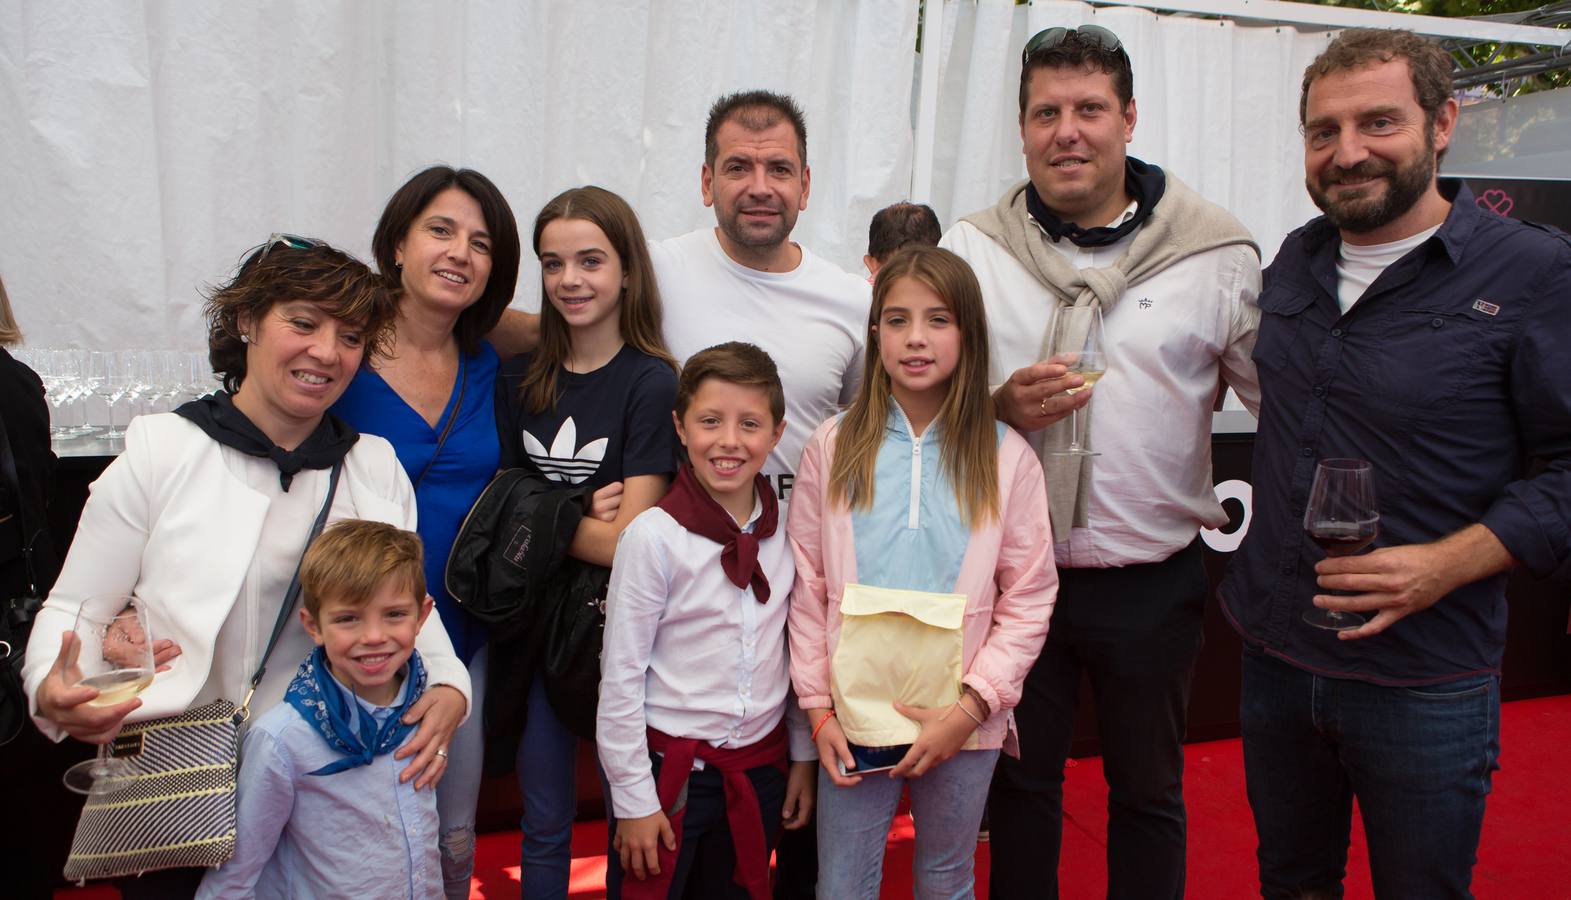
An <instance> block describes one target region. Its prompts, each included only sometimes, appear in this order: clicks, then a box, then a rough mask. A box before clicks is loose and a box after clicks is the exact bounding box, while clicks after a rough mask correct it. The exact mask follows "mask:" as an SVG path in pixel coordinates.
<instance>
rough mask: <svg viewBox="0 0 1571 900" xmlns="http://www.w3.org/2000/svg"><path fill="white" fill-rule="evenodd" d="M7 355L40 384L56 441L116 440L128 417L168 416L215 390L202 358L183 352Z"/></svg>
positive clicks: (29, 351) (23, 352) (22, 352)
mask: <svg viewBox="0 0 1571 900" xmlns="http://www.w3.org/2000/svg"><path fill="white" fill-rule="evenodd" d="M12 355H14V356H15V357H16V358H17V359H18V360H20V361H21V362H23V363H24V364H26V365H27V366H28V367H29V368H31V369H32V370H33V371H34V372H37V373H38V376H39V378H40V379H42V380H43V382H44V396H45V399H47V400H48V401H49V406H50V414H49V431H50V434H51V435H52V436H54V437H56V438H73V437H81V436H85V435H93V436H94V437H96V438H118V437H121V436H123V435H124V434H125V426H126V425H127V424H129V423H130V421H131V419H132V418H134V417H136V416H139V415H141V414H143V413H151V412H168V411H169V410H172V409H174V408H175V407H176V406H179V405H180V404H182V403H184V402H186V401H187V400H191V399H194V398H196V397H200V396H202V395H203V394H208V393H211V392H212V391H213V390H215V389H217V387H218V384H217V382H216V381H215V380H214V378H213V372H212V368H211V367H210V366H209V365H208V361H207V354H206V353H199V352H192V351H188V350H54V349H32V348H25V347H24V348H21V349H19V350H15V351H13V354H12Z"/></svg>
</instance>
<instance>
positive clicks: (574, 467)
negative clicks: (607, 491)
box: [523, 416, 610, 484]
mask: <svg viewBox="0 0 1571 900" xmlns="http://www.w3.org/2000/svg"><path fill="white" fill-rule="evenodd" d="M523 437H524V452H525V453H528V454H529V459H530V461H532V462H533V463H534V464H535V468H537V469H539V470H540V472H541V473H542V474H544V475H545V477H547V478H549V479H551V480H552V481H565V482H568V483H569V484H578V483H580V482H582V481H583V480H584V479H586V478H588V477H589V476H591V475H593V474H595V471H596V470H598V469H599V468H600V461H601V460H603V459H605V450H606V445H607V444H608V443H610V441H609V439H607V438H597V439H595V440H592V441H590V442H589V443H587V444H585V445H584V446H583V447H582V448H579V447H578V426H577V425H576V424H575V423H574V422H573V417H572V416H568V417H567V419H566V420H564V421H563V422H562V427H561V428H559V429H557V432H556V437H555V438H553V439H552V441H551V449H550V450H547V449H546V447H545V444H542V443H541V442H540V440H539V439H538V438H536V437H535V436H534V435H532V434H530V433H529V432H528V431H527V430H526V431H524V432H523Z"/></svg>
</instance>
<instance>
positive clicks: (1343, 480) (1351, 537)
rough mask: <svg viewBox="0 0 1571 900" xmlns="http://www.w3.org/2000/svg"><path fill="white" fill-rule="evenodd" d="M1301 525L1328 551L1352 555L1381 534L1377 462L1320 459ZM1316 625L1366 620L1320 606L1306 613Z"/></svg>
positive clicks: (1342, 627)
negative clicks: (1376, 501)
mask: <svg viewBox="0 0 1571 900" xmlns="http://www.w3.org/2000/svg"><path fill="white" fill-rule="evenodd" d="M1304 531H1305V533H1307V534H1308V535H1309V539H1310V540H1312V541H1314V542H1315V543H1316V544H1318V545H1320V549H1322V550H1324V551H1325V553H1326V555H1327V556H1352V555H1353V554H1354V553H1357V552H1359V551H1360V550H1363V549H1364V548H1365V547H1368V546H1369V545H1370V543H1371V542H1373V541H1374V539H1375V538H1376V537H1378V536H1379V535H1380V510H1379V508H1378V507H1377V506H1376V505H1375V467H1374V466H1373V465H1371V464H1370V463H1369V462H1368V461H1367V460H1362V459H1322V460H1321V461H1320V463H1319V465H1317V466H1316V467H1315V480H1314V483H1313V484H1311V485H1310V486H1309V505H1308V506H1307V507H1306V508H1305V509H1304ZM1304 621H1305V622H1308V623H1309V624H1311V625H1313V626H1315V627H1316V628H1325V629H1329V630H1331V631H1347V630H1349V629H1353V628H1357V627H1359V626H1360V625H1362V624H1364V617H1363V616H1361V615H1359V614H1358V613H1354V612H1341V611H1338V610H1332V609H1321V608H1319V607H1318V606H1317V607H1314V608H1313V609H1310V610H1309V611H1308V612H1306V613H1304Z"/></svg>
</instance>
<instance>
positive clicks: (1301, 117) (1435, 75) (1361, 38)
mask: <svg viewBox="0 0 1571 900" xmlns="http://www.w3.org/2000/svg"><path fill="white" fill-rule="evenodd" d="M1398 59H1401V60H1405V61H1406V62H1407V71H1408V75H1409V76H1410V77H1411V78H1412V79H1413V96H1415V97H1416V98H1418V106H1419V108H1420V109H1422V110H1423V111H1424V124H1425V125H1427V126H1429V127H1431V128H1433V127H1434V124H1435V116H1437V115H1439V114H1440V107H1442V106H1444V105H1445V103H1446V101H1447V100H1449V99H1451V95H1452V93H1453V89H1452V83H1451V70H1452V65H1451V54H1449V53H1447V52H1445V51H1444V50H1442V49H1440V45H1439V44H1436V43H1435V42H1434V41H1431V40H1429V39H1428V38H1424V37H1420V36H1418V35H1416V34H1414V33H1413V32H1411V31H1402V30H1398V29H1389V28H1349V29H1348V30H1346V31H1344V32H1342V33H1341V34H1339V35H1337V37H1336V40H1334V41H1332V42H1331V44H1330V45H1329V46H1327V47H1326V48H1325V50H1324V51H1322V52H1321V54H1320V55H1319V56H1317V57H1315V61H1314V62H1312V63H1310V64H1309V68H1307V69H1305V70H1304V85H1303V90H1302V91H1301V92H1300V93H1299V95H1298V125H1299V127H1300V128H1302V127H1303V125H1304V122H1305V120H1306V119H1307V118H1308V115H1309V86H1310V85H1311V84H1314V82H1315V79H1317V78H1324V77H1325V76H1327V75H1330V74H1331V73H1332V72H1340V71H1343V70H1344V69H1358V68H1362V67H1364V66H1372V65H1375V64H1376V63H1388V62H1392V61H1394V60H1398Z"/></svg>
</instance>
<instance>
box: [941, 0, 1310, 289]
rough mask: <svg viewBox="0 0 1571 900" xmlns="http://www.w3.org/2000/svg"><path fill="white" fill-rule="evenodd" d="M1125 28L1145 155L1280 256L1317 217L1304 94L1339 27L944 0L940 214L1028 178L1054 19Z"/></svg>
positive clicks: (1007, 0)
mask: <svg viewBox="0 0 1571 900" xmlns="http://www.w3.org/2000/svg"><path fill="white" fill-rule="evenodd" d="M1091 23H1095V24H1097V25H1101V26H1103V27H1105V28H1108V29H1111V30H1112V32H1113V33H1114V34H1116V35H1118V36H1119V38H1120V39H1121V40H1122V41H1123V43H1124V46H1125V48H1126V49H1127V50H1128V51H1129V58H1130V62H1131V63H1132V66H1133V68H1134V75H1135V109H1136V112H1137V113H1138V118H1137V120H1136V122H1135V138H1134V142H1133V143H1132V144H1131V145H1130V147H1129V153H1130V155H1132V156H1136V157H1139V158H1141V159H1143V160H1146V161H1147V162H1152V163H1156V164H1157V165H1160V166H1162V167H1163V168H1164V169H1166V170H1167V171H1169V172H1172V173H1173V174H1174V175H1176V176H1177V177H1178V178H1180V179H1182V180H1183V181H1184V182H1185V183H1187V184H1188V185H1189V186H1190V187H1192V188H1194V189H1195V190H1197V191H1199V192H1200V193H1201V194H1202V195H1204V196H1205V197H1206V198H1208V199H1210V200H1211V201H1213V202H1215V203H1218V204H1220V205H1222V206H1224V207H1226V208H1228V209H1230V210H1232V211H1233V213H1234V214H1235V215H1237V216H1238V217H1239V219H1240V220H1242V221H1243V223H1244V225H1246V226H1247V227H1248V228H1249V229H1250V230H1251V231H1252V232H1254V234H1255V238H1256V240H1257V241H1258V243H1259V244H1260V249H1261V251H1262V253H1264V255H1265V258H1266V260H1267V261H1269V260H1270V259H1271V257H1272V256H1273V255H1275V253H1276V250H1277V247H1278V245H1279V244H1280V243H1281V241H1282V238H1283V237H1284V236H1286V234H1287V233H1288V232H1289V231H1291V230H1293V229H1294V228H1296V227H1298V226H1299V225H1301V224H1303V223H1304V222H1305V221H1307V220H1308V219H1309V218H1311V217H1312V216H1314V215H1316V214H1317V212H1318V211H1317V210H1316V209H1315V208H1314V206H1313V204H1311V203H1310V201H1309V198H1308V197H1307V195H1305V193H1304V188H1303V143H1302V141H1301V139H1300V137H1299V133H1298V91H1299V82H1300V80H1301V79H1302V77H1303V72H1304V68H1305V67H1306V66H1308V65H1309V63H1310V61H1311V60H1313V59H1314V57H1315V56H1316V54H1318V53H1319V52H1320V51H1321V50H1322V49H1324V48H1325V46H1326V44H1327V43H1328V42H1329V40H1330V36H1331V34H1333V32H1326V31H1303V32H1301V31H1299V30H1297V29H1295V28H1292V27H1289V26H1270V25H1265V26H1261V25H1248V24H1243V23H1236V22H1232V21H1227V20H1214V19H1198V18H1187V17H1181V16H1167V15H1157V14H1154V13H1151V12H1149V11H1147V10H1143V9H1135V8H1131V7H1102V8H1100V9H1097V8H1093V7H1091V6H1090V5H1088V4H1085V3H1077V2H1072V0H1036V2H1034V3H1032V4H1031V5H1030V6H1016V5H1015V4H1014V3H1013V2H1012V0H980V2H970V0H952V2H948V3H945V4H944V40H943V41H942V45H941V47H940V48H939V52H940V53H942V54H943V56H942V60H941V67H942V68H941V75H940V85H941V86H940V93H939V106H938V123H937V139H936V141H935V153H934V173H933V197H932V201H931V202H932V204H933V208H934V209H935V210H936V211H937V212H938V216H939V219H940V220H941V221H943V222H944V223H945V224H946V225H947V224H948V223H950V222H953V221H954V220H955V219H957V218H959V217H960V216H964V215H967V214H968V213H972V212H975V211H977V210H979V209H983V208H985V207H989V206H992V205H993V204H994V203H996V202H998V198H999V197H1000V196H1001V195H1002V194H1003V192H1004V190H1005V189H1006V188H1007V187H1009V186H1010V185H1011V184H1014V183H1015V182H1017V181H1019V180H1020V179H1022V178H1024V177H1025V162H1024V158H1023V157H1022V156H1021V150H1020V125H1019V114H1020V102H1019V88H1020V51H1021V49H1022V48H1023V47H1025V43H1026V41H1027V40H1028V39H1029V38H1030V37H1031V35H1033V34H1035V33H1037V32H1038V31H1040V30H1042V29H1044V28H1050V27H1052V26H1055V25H1064V26H1070V27H1074V26H1079V25H1086V24H1091Z"/></svg>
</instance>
